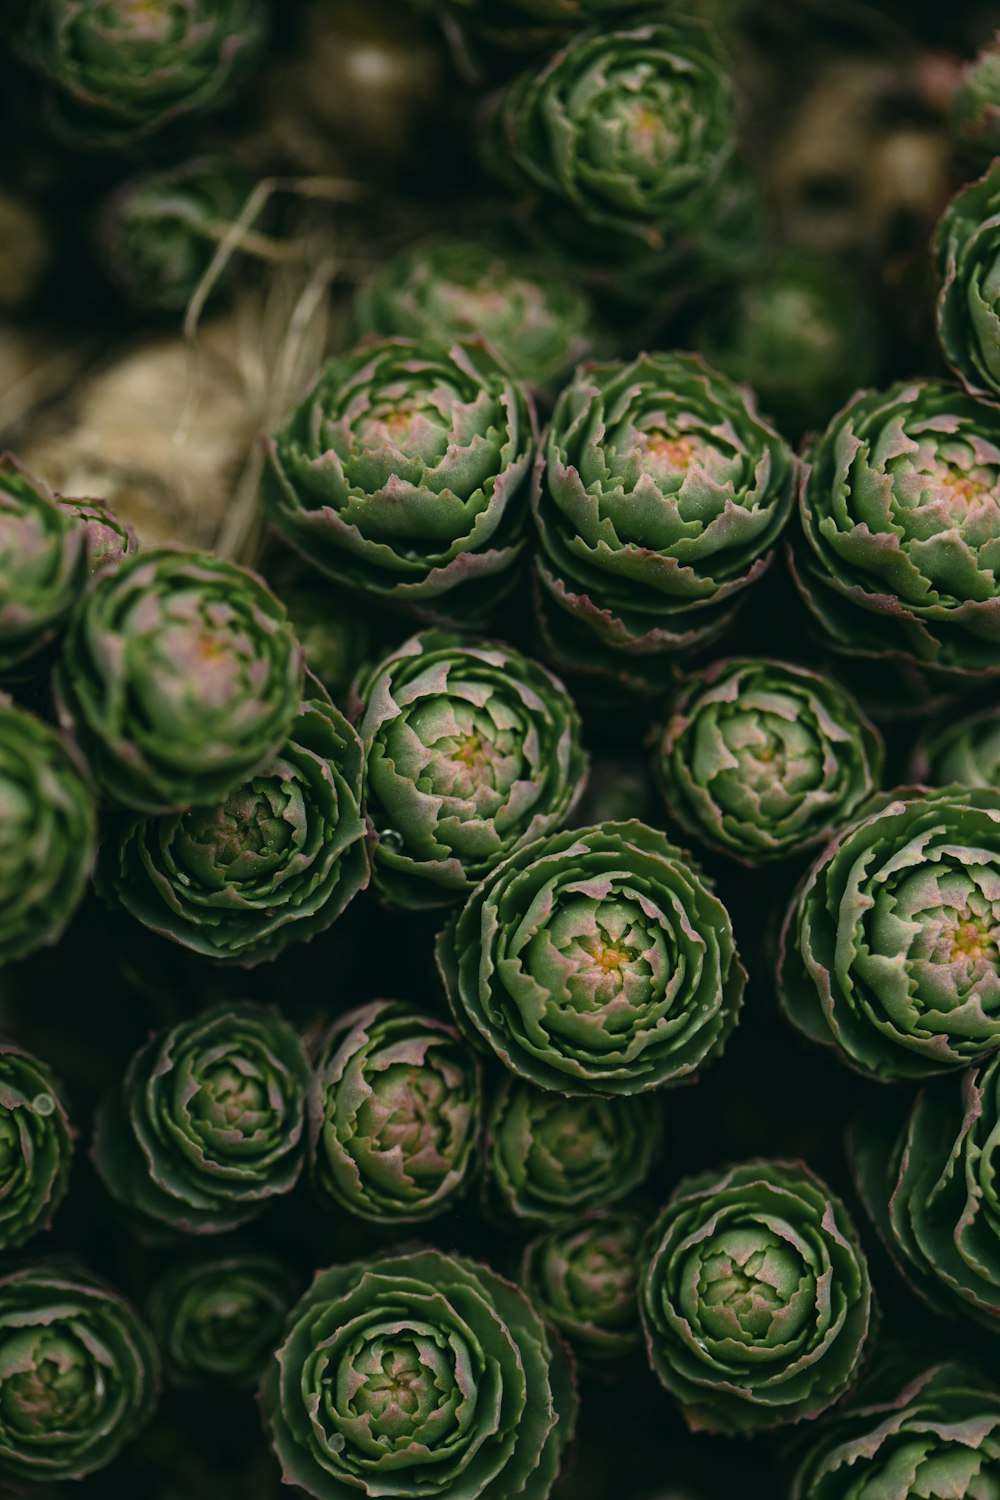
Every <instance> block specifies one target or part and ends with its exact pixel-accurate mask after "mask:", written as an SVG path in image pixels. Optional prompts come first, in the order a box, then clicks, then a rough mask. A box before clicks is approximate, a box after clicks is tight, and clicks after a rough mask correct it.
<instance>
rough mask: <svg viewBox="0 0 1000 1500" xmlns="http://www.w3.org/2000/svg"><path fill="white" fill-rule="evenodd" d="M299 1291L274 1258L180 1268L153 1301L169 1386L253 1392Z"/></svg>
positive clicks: (212, 1260) (153, 1323)
mask: <svg viewBox="0 0 1000 1500" xmlns="http://www.w3.org/2000/svg"><path fill="white" fill-rule="evenodd" d="M299 1290H300V1287H299V1284H298V1278H297V1277H296V1276H295V1275H294V1274H293V1273H292V1271H291V1270H290V1269H289V1267H288V1266H286V1265H285V1263H284V1262H283V1261H280V1260H277V1259H276V1258H275V1257H274V1256H273V1255H261V1254H256V1253H253V1252H250V1251H233V1252H232V1253H230V1254H228V1255H217V1256H212V1257H207V1256H202V1257H200V1258H199V1259H197V1260H184V1261H177V1262H175V1264H174V1265H172V1266H171V1267H170V1269H169V1270H168V1271H166V1272H165V1273H164V1275H163V1276H161V1277H160V1279H159V1281H157V1283H156V1285H155V1286H154V1287H153V1290H152V1292H151V1293H150V1297H149V1322H150V1327H151V1328H152V1330H153V1334H154V1336H155V1338H156V1341H157V1343H158V1345H159V1347H160V1350H161V1353H162V1355H163V1366H164V1374H165V1375H166V1378H167V1380H168V1381H169V1383H170V1384H171V1385H174V1386H182V1387H189V1388H197V1387H205V1388H209V1389H212V1390H216V1389H218V1387H219V1386H230V1387H233V1386H235V1387H237V1388H239V1387H246V1386H255V1385H256V1384H257V1381H258V1380H259V1379H260V1376H261V1374H262V1372H263V1370H264V1366H265V1364H266V1363H267V1361H268V1359H269V1358H270V1357H271V1355H272V1354H273V1353H274V1351H275V1349H276V1348H277V1347H278V1345H279V1344H280V1342H281V1337H282V1333H283V1332H284V1327H285V1319H286V1318H287V1316H288V1310H289V1308H290V1307H291V1305H292V1303H293V1302H294V1301H295V1299H296V1297H297V1295H298V1293H299Z"/></svg>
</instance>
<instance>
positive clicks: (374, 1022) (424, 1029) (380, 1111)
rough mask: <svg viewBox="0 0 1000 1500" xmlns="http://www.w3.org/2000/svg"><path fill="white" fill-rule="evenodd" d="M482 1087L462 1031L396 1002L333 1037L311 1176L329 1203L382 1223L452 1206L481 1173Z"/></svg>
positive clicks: (365, 1010) (326, 1047) (319, 1066)
mask: <svg viewBox="0 0 1000 1500" xmlns="http://www.w3.org/2000/svg"><path fill="white" fill-rule="evenodd" d="M481 1092H482V1083H481V1078H480V1070H479V1065H478V1063H477V1061H476V1059H475V1058H474V1057H472V1056H470V1054H469V1051H468V1049H467V1048H466V1047H465V1046H464V1045H463V1044H462V1042H461V1040H460V1038H459V1035H458V1032H457V1031H455V1030H454V1028H453V1027H451V1026H448V1025H447V1024H446V1023H445V1022H443V1021H440V1020H438V1019H437V1018H436V1017H435V1016H428V1015H421V1014H420V1013H419V1012H418V1011H415V1010H413V1009H411V1007H410V1006H408V1005H404V1004H402V1003H401V1002H399V1001H395V1000H376V1001H374V1002H373V1003H372V1004H370V1005H365V1006H362V1007H361V1008H360V1009H359V1010H354V1011H351V1012H350V1013H349V1014H348V1015H346V1016H344V1017H342V1018H341V1019H340V1020H339V1021H338V1022H336V1023H335V1024H334V1026H333V1027H332V1028H331V1030H330V1032H329V1034H328V1035H327V1037H326V1039H325V1040H324V1043H323V1045H322V1047H321V1049H320V1054H319V1057H318V1059H317V1061H316V1066H315V1068H314V1070H313V1082H312V1090H311V1094H310V1107H309V1114H310V1136H311V1142H312V1158H313V1175H314V1179H315V1182H316V1185H317V1187H318V1188H319V1190H320V1192H321V1193H322V1194H323V1196H324V1197H326V1198H329V1199H330V1200H331V1201H332V1202H333V1203H335V1204H337V1205H339V1206H340V1207H342V1208H346V1209H348V1210H349V1212H351V1213H353V1214H357V1215H358V1216H359V1217H360V1218H362V1219H370V1220H372V1221H373V1222H375V1223H379V1224H382V1223H412V1222H415V1221H418V1220H423V1219H431V1218H434V1217H435V1216H436V1215H437V1214H440V1213H443V1212H444V1211H445V1210H446V1209H448V1208H451V1207H453V1206H454V1204H455V1202H456V1200H457V1199H458V1198H459V1197H460V1195H461V1194H463V1193H464V1191H465V1189H466V1186H467V1184H468V1180H469V1177H470V1175H471V1173H472V1170H473V1168H474V1166H475V1161H476V1150H477V1147H478V1144H479V1128H480V1114H481Z"/></svg>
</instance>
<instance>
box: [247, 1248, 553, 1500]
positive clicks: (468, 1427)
mask: <svg viewBox="0 0 1000 1500" xmlns="http://www.w3.org/2000/svg"><path fill="white" fill-rule="evenodd" d="M261 1401H262V1406H263V1410H264V1416H265V1420H266V1422H267V1425H268V1427H269V1429H270V1433H271V1440H272V1443H273V1445H274V1449H275V1452H276V1453H277V1456H278V1460H279V1462H280V1464H281V1467H282V1473H283V1477H284V1479H285V1482H286V1483H288V1484H293V1485H299V1486H300V1487H301V1488H302V1489H303V1490H304V1491H305V1492H306V1494H308V1495H313V1496H315V1497H316V1500H352V1497H354V1496H357V1495H367V1496H372V1497H374V1496H379V1495H383V1496H389V1495H394V1496H399V1497H408V1500H417V1497H422V1500H433V1497H435V1496H439V1495H440V1496H449V1497H457V1496H462V1497H463V1500H477V1497H479V1496H488V1497H489V1500H514V1497H517V1500H546V1497H547V1496H548V1495H549V1493H550V1492H551V1490H552V1486H553V1485H554V1483H555V1481H556V1478H557V1475H558V1472H559V1464H560V1460H561V1457H562V1452H563V1449H564V1448H565V1446H566V1444H567V1442H568V1441H569V1439H570V1437H571V1436H572V1432H573V1424H574V1421H575V1417H576V1394H575V1389H574V1385H573V1377H572V1368H571V1365H570V1361H569V1357H568V1355H567V1354H566V1353H565V1352H564V1350H563V1348H562V1346H561V1345H560V1344H559V1343H558V1341H557V1340H556V1339H555V1338H553V1336H552V1335H551V1334H550V1333H549V1332H548V1331H547V1329H546V1327H545V1324H544V1323H543V1322H542V1319H541V1317H540V1316H539V1314H538V1312H537V1311H536V1309H535V1308H534V1307H533V1305H532V1304H531V1302H529V1300H528V1298H527V1297H526V1296H525V1294H524V1293H523V1292H522V1291H521V1290H520V1289H519V1288H518V1287H515V1286H514V1285H513V1284H512V1283H511V1282H509V1281H507V1280H505V1279H504V1278H503V1277H501V1276H498V1275H496V1273H495V1272H493V1271H491V1270H489V1269H488V1268H487V1267H486V1266H483V1265H479V1264H478V1263H475V1262H473V1261H470V1260H466V1259H465V1258H464V1257H459V1256H457V1255H446V1254H444V1253H443V1252H441V1251H439V1250H416V1251H413V1252H410V1253H406V1254H396V1255H389V1256H386V1257H385V1258H383V1259H380V1260H367V1261H364V1262H355V1263H353V1264H351V1265H346V1266H331V1267H330V1268H329V1270H326V1271H320V1272H318V1273H317V1275H316V1278H315V1280H314V1281H313V1284H312V1286H311V1287H310V1288H309V1291H308V1292H307V1293H306V1295H305V1296H304V1297H303V1298H302V1300H301V1301H300V1302H299V1303H298V1304H297V1305H296V1307H294V1308H293V1309H292V1313H291V1316H290V1319H289V1325H288V1333H287V1335H286V1338H285V1341H284V1343H283V1344H282V1345H281V1347H280V1348H279V1350H278V1353H277V1357H276V1359H274V1360H272V1361H271V1362H270V1364H269V1365H268V1367H267V1369H266V1371H265V1374H264V1378H263V1382H262V1385H261Z"/></svg>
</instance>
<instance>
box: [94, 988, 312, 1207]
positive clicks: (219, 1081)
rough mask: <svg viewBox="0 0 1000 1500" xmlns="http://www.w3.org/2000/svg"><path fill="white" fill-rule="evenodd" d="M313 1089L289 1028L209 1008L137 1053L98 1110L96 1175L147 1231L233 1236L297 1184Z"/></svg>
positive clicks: (263, 1016)
mask: <svg viewBox="0 0 1000 1500" xmlns="http://www.w3.org/2000/svg"><path fill="white" fill-rule="evenodd" d="M308 1087H309V1070H308V1065H307V1063H306V1057H305V1053H304V1051H303V1047H302V1043H301V1041H300V1039H299V1037H298V1034H297V1033H296V1032H295V1031H294V1030H293V1029H292V1027H291V1026H289V1024H288V1022H287V1021H284V1020H282V1019H281V1018H280V1017H279V1016H278V1015H277V1014H276V1013H275V1012H274V1011H271V1010H269V1009H268V1008H267V1007H265V1006H260V1005H255V1004H251V1003H249V1002H245V1003H243V1004H240V1005H233V1006H226V1005H219V1006H215V1007H213V1008H212V1009H210V1010H207V1011H204V1012H203V1013H202V1014H201V1015H200V1016H197V1017H196V1018H195V1019H194V1020H192V1021H182V1022H181V1023H180V1024H179V1025H177V1026H173V1027H171V1029H170V1030H169V1031H165V1032H162V1033H160V1034H159V1035H157V1036H154V1037H153V1038H152V1039H151V1040H150V1041H149V1042H147V1043H146V1045H145V1046H144V1047H141V1048H140V1050H139V1051H138V1052H137V1053H136V1054H135V1056H134V1057H133V1059H132V1061H131V1063H130V1064H129V1067H128V1070H127V1072H126V1074H125V1078H124V1081H123V1083H122V1085H121V1086H120V1087H119V1088H117V1089H115V1090H113V1091H112V1093H111V1095H110V1096H109V1097H108V1098H107V1099H106V1100H105V1101H104V1104H103V1105H102V1107H101V1109H100V1110H99V1112H98V1116H97V1123H96V1128H95V1134H94V1149H93V1156H94V1162H95V1165H96V1167H97V1170H98V1173H99V1175H100V1177H101V1179H102V1181H103V1183H104V1185H105V1187H106V1188H107V1190H108V1192H109V1193H110V1194H111V1196H112V1197H113V1198H114V1199H115V1201H116V1202H117V1203H119V1204H120V1205H121V1206H122V1207H123V1208H124V1209H125V1210H126V1211H127V1212H128V1213H129V1214H130V1215H131V1216H132V1218H133V1219H134V1220H135V1221H136V1222H137V1223H138V1224H139V1225H140V1227H142V1228H143V1229H144V1230H151V1231H154V1232H157V1233H161V1234H162V1231H163V1230H164V1229H167V1230H178V1231H181V1232H183V1233H186V1234H221V1233H223V1232H224V1231H226V1230H229V1229H235V1228H237V1227H238V1226H239V1225H241V1224H244V1223H246V1222H247V1221H248V1220H250V1219H252V1218H253V1217H254V1216H255V1215H257V1214H259V1213H260V1212H261V1210H262V1209H264V1208H266V1207H267V1205H268V1203H269V1202H270V1201H271V1199H273V1198H275V1197H276V1196H278V1195H280V1194H282V1193H287V1192H290V1191H291V1189H292V1188H293V1187H294V1186H295V1184H296V1182H297V1181H298V1178H299V1174H300V1172H301V1170H302V1166H303V1163H304V1159H305V1148H306V1097H307V1093H308Z"/></svg>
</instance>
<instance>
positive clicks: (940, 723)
mask: <svg viewBox="0 0 1000 1500" xmlns="http://www.w3.org/2000/svg"><path fill="white" fill-rule="evenodd" d="M910 768H911V774H912V777H913V780H914V781H919V782H927V783H929V784H930V785H931V786H948V785H949V784H950V783H952V782H958V783H959V784H960V785H961V786H978V787H990V786H993V787H1000V711H998V710H997V709H995V708H985V709H983V710H981V712H979V713H974V714H966V715H965V716H964V717H962V718H956V717H955V716H954V714H951V715H950V716H949V717H948V718H944V717H943V716H942V717H941V718H939V719H937V720H934V721H932V722H931V724H930V725H929V726H928V729H927V731H926V732H925V733H924V734H923V735H922V736H921V738H920V739H919V740H918V742H917V745H916V748H915V749H914V752H913V756H912V758H911V761H910Z"/></svg>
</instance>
